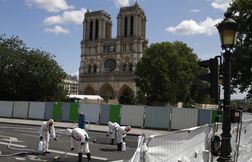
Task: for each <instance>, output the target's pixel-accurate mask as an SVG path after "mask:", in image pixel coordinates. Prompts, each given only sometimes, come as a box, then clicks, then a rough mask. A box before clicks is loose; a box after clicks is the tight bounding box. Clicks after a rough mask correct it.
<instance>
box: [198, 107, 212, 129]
mask: <svg viewBox="0 0 252 162" xmlns="http://www.w3.org/2000/svg"><path fill="white" fill-rule="evenodd" d="M198 111H199V114H198V115H199V116H198V125H199V126H200V125H205V124H210V123H211V110H206V109H198Z"/></svg>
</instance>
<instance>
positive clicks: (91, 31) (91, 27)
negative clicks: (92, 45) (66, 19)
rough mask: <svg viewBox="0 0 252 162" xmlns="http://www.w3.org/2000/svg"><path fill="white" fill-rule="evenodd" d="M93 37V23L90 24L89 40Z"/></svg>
mask: <svg viewBox="0 0 252 162" xmlns="http://www.w3.org/2000/svg"><path fill="white" fill-rule="evenodd" d="M92 37H93V21H92V20H91V22H90V30H89V40H92Z"/></svg>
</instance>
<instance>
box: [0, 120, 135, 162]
mask: <svg viewBox="0 0 252 162" xmlns="http://www.w3.org/2000/svg"><path fill="white" fill-rule="evenodd" d="M38 130H39V126H29V125H18V124H3V123H0V152H1V155H0V161H1V162H20V161H28V162H29V161H36V162H37V161H48V162H49V161H58V162H75V161H77V158H78V157H77V152H76V151H75V150H73V151H70V138H69V137H67V136H66V134H65V129H62V128H57V127H56V136H57V139H58V140H57V141H54V140H51V141H50V147H49V149H50V152H51V153H50V154H46V155H36V154H31V153H30V152H31V151H33V152H36V151H37V149H38V142H39V134H38ZM88 133H89V136H90V143H89V146H90V151H91V156H92V162H104V161H117V160H127V159H130V158H131V157H132V156H133V154H134V152H135V150H136V147H137V136H130V135H128V136H127V137H126V143H127V151H124V152H118V151H116V144H115V145H110V144H109V143H110V140H109V139H108V138H107V137H106V134H105V133H104V132H91V131H89V132H88ZM10 140H11V145H10V144H9V141H10ZM93 140H96V142H95V143H93V142H92V141H93ZM8 146H9V147H8ZM27 153H28V154H27ZM56 156H57V157H60V158H58V159H57V160H55V157H56ZM83 157H84V158H83V162H85V161H87V160H86V159H85V154H84V156H83Z"/></svg>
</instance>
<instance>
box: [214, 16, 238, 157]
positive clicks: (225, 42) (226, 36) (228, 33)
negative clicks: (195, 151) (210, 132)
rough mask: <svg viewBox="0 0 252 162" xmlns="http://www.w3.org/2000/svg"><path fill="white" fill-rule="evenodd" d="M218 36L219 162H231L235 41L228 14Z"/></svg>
mask: <svg viewBox="0 0 252 162" xmlns="http://www.w3.org/2000/svg"><path fill="white" fill-rule="evenodd" d="M217 29H218V31H219V34H220V40H221V47H222V49H223V50H224V53H223V57H224V107H223V111H224V118H223V125H222V134H221V150H220V156H219V158H218V161H219V162H231V161H232V159H231V155H230V154H231V152H232V148H231V143H230V139H231V134H230V130H231V107H230V94H231V88H230V82H231V62H230V60H231V54H232V49H233V48H234V44H235V39H236V22H235V21H234V20H233V19H232V18H231V14H230V13H225V19H224V20H223V21H222V22H221V23H219V24H218V25H217Z"/></svg>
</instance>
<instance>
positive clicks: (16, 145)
mask: <svg viewBox="0 0 252 162" xmlns="http://www.w3.org/2000/svg"><path fill="white" fill-rule="evenodd" d="M0 144H1V145H7V146H8V145H10V143H9V142H8V143H7V142H0ZM11 146H15V147H22V148H24V147H26V146H25V145H18V144H13V143H12V144H11Z"/></svg>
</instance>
